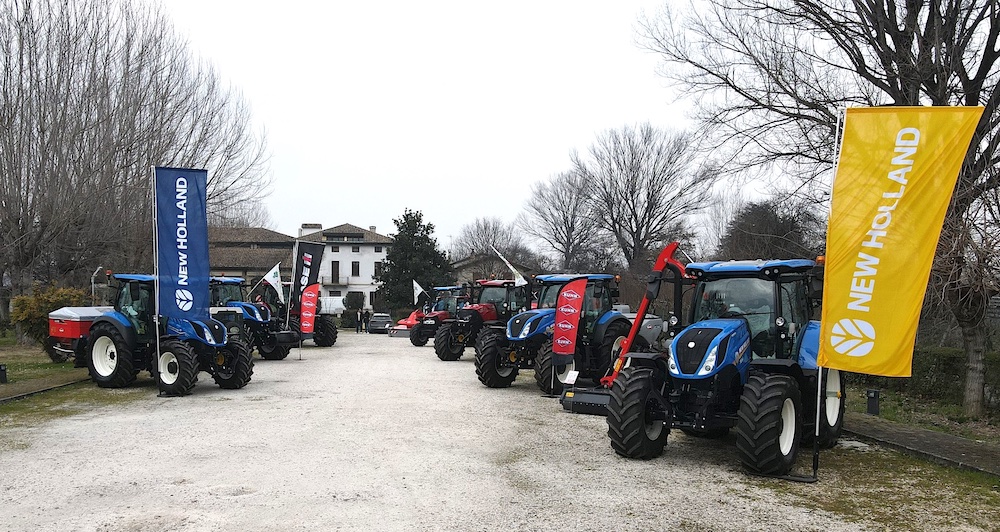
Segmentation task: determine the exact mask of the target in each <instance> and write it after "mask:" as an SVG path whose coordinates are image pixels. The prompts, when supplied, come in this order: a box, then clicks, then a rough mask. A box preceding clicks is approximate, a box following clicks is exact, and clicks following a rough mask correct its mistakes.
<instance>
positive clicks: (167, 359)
mask: <svg viewBox="0 0 1000 532" xmlns="http://www.w3.org/2000/svg"><path fill="white" fill-rule="evenodd" d="M156 370H157V371H156V385H157V387H158V388H159V390H160V393H161V394H163V395H169V396H181V395H188V394H190V393H191V389H193V388H194V385H195V383H197V382H198V371H199V366H198V356H197V355H196V354H195V352H194V351H193V350H192V349H191V346H189V345H187V344H186V343H184V342H182V341H180V340H175V339H164V340H160V353H159V355H158V356H157V357H156Z"/></svg>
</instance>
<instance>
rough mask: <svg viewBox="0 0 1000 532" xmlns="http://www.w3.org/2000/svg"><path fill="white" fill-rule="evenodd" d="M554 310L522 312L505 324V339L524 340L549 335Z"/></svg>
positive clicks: (554, 318)
mask: <svg viewBox="0 0 1000 532" xmlns="http://www.w3.org/2000/svg"><path fill="white" fill-rule="evenodd" d="M555 321H556V310H555V309H551V308H543V309H535V310H529V311H527V312H522V313H520V314H518V315H516V316H514V317H513V318H511V319H510V321H508V322H507V339H508V340H524V339H526V338H531V337H533V336H537V335H540V334H551V333H552V331H551V330H550V328H551V327H552V324H553V323H555Z"/></svg>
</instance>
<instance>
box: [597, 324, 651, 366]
mask: <svg viewBox="0 0 1000 532" xmlns="http://www.w3.org/2000/svg"><path fill="white" fill-rule="evenodd" d="M631 328H632V327H631V326H630V325H629V324H628V322H627V321H621V320H619V321H616V322H614V323H612V324H611V325H608V328H607V330H606V331H604V338H603V339H602V340H601V350H600V356H599V358H598V364H599V365H598V367H596V368H594V370H595V371H596V373H597V375H598V377H600V376H603V375H607V374H608V370H609V369H611V365H612V364H614V363H615V359H617V358H618V353H619V352H621V343H622V342H624V341H625V338H627V337H628V333H629V329H631ZM639 338H641V337H639ZM636 343H638V338H637V339H636ZM647 345H648V343H647ZM615 347H618V351H615Z"/></svg>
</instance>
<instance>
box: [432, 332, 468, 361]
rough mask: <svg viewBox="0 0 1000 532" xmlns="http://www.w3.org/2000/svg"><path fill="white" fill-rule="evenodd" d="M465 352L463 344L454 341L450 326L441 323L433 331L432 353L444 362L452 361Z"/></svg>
mask: <svg viewBox="0 0 1000 532" xmlns="http://www.w3.org/2000/svg"><path fill="white" fill-rule="evenodd" d="M464 352H465V344H464V343H461V342H458V341H456V340H455V339H454V338H452V336H451V326H450V325H447V324H445V325H442V326H440V327H438V330H437V332H435V333H434V353H435V354H436V355H437V357H438V358H440V359H441V360H444V361H445V362H452V361H455V360H458V359H460V358H462V353H464Z"/></svg>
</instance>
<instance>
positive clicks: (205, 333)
mask: <svg viewBox="0 0 1000 532" xmlns="http://www.w3.org/2000/svg"><path fill="white" fill-rule="evenodd" d="M195 323H197V324H198V328H199V329H201V337H202V339H204V340H205V342H207V343H208V344H214V343H215V338H214V337H213V336H212V329H209V328H208V325H205V324H204V323H201V322H200V321H198V322H195Z"/></svg>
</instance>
